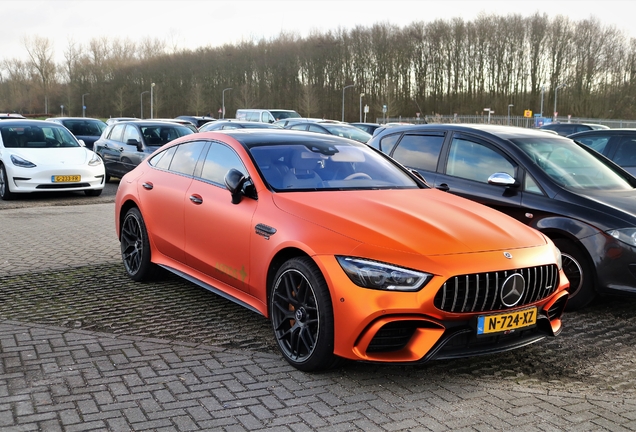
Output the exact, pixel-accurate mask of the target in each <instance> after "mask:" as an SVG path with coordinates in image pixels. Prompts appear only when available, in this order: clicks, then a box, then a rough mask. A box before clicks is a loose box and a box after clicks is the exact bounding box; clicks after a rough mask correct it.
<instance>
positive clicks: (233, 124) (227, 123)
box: [199, 120, 283, 132]
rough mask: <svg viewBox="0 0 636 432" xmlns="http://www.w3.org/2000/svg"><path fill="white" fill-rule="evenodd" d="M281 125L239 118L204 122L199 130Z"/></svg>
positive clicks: (275, 126)
mask: <svg viewBox="0 0 636 432" xmlns="http://www.w3.org/2000/svg"><path fill="white" fill-rule="evenodd" d="M282 128H283V127H282V126H278V125H274V124H273V123H261V122H250V121H240V120H217V121H215V122H210V123H206V124H204V125H203V126H201V127H200V128H199V132H209V131H217V130H227V129H282Z"/></svg>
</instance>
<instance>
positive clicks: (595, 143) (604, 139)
mask: <svg viewBox="0 0 636 432" xmlns="http://www.w3.org/2000/svg"><path fill="white" fill-rule="evenodd" d="M574 139H575V140H576V141H578V142H581V143H583V144H585V145H586V146H588V147H592V148H593V149H594V150H596V151H597V152H599V153H603V151H604V150H605V147H606V146H607V143H608V142H609V140H610V137H608V136H598V135H595V136H586V137H581V138H574Z"/></svg>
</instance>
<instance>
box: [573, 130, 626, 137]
mask: <svg viewBox="0 0 636 432" xmlns="http://www.w3.org/2000/svg"><path fill="white" fill-rule="evenodd" d="M633 134H636V128H612V129H590V130H585V131H580V132H574V133H573V134H570V135H568V138H574V137H577V136H579V135H580V136H587V135H633Z"/></svg>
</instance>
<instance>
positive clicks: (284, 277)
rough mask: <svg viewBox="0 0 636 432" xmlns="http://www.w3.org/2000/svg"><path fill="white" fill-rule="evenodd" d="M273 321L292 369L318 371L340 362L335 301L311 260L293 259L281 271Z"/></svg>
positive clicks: (272, 304)
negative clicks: (335, 333)
mask: <svg viewBox="0 0 636 432" xmlns="http://www.w3.org/2000/svg"><path fill="white" fill-rule="evenodd" d="M270 318H271V322H272V327H273V329H274V336H275V337H276V341H277V342H278V347H279V348H280V350H281V352H282V354H283V356H284V357H285V359H286V360H287V361H288V362H289V363H290V364H291V365H292V366H294V367H295V368H297V369H299V370H302V371H318V370H322V369H327V368H329V367H332V366H333V365H334V364H335V363H336V361H337V357H336V356H334V354H333V347H334V329H333V307H332V304H331V298H330V296H329V290H328V288H327V283H326V282H325V280H324V278H323V276H322V274H321V273H320V270H319V269H318V267H317V266H316V264H315V263H314V262H313V261H312V260H311V259H310V258H307V257H299V258H292V259H290V260H289V261H287V262H286V263H285V264H283V265H282V266H281V268H280V269H279V270H278V272H277V274H276V278H275V280H274V287H273V289H272V293H271V297H270Z"/></svg>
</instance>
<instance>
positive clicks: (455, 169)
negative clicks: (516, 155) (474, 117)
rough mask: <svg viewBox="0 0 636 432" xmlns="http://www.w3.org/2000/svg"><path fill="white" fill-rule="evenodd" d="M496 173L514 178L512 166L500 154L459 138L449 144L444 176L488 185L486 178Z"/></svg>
mask: <svg viewBox="0 0 636 432" xmlns="http://www.w3.org/2000/svg"><path fill="white" fill-rule="evenodd" d="M496 172H505V173H508V174H510V175H511V176H513V177H514V176H515V168H514V166H513V165H512V164H511V163H510V162H509V161H508V160H507V159H506V158H505V157H504V156H503V155H501V154H499V153H497V152H496V151H495V150H493V149H491V148H490V147H486V146H485V145H483V144H480V143H477V142H474V141H469V140H465V139H461V138H454V139H453V142H452V143H451V148H450V152H449V155H448V162H447V165H446V174H448V175H451V176H454V177H461V178H464V179H467V180H474V181H478V182H481V183H488V177H490V176H491V175H492V174H494V173H496Z"/></svg>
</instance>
